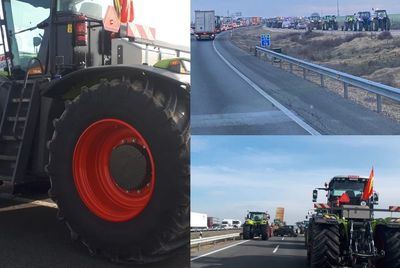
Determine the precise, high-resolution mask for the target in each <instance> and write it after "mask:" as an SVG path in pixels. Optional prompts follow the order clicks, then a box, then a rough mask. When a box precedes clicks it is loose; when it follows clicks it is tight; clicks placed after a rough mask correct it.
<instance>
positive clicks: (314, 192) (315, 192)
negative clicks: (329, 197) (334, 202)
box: [312, 190, 318, 202]
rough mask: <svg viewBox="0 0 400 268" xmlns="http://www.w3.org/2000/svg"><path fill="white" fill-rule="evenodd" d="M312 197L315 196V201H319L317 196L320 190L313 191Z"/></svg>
mask: <svg viewBox="0 0 400 268" xmlns="http://www.w3.org/2000/svg"><path fill="white" fill-rule="evenodd" d="M312 197H313V202H317V198H318V191H317V190H314V191H313V194H312Z"/></svg>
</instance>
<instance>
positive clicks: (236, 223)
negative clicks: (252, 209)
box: [232, 220, 242, 229]
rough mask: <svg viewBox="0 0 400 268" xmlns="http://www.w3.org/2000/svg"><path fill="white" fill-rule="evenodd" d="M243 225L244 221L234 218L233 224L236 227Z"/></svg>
mask: <svg viewBox="0 0 400 268" xmlns="http://www.w3.org/2000/svg"><path fill="white" fill-rule="evenodd" d="M241 225H242V222H241V221H240V220H233V221H232V226H233V228H234V229H238V228H240V226H241Z"/></svg>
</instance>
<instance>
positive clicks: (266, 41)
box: [261, 34, 271, 47]
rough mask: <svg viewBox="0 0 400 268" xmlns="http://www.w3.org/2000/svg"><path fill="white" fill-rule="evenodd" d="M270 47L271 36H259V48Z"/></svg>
mask: <svg viewBox="0 0 400 268" xmlns="http://www.w3.org/2000/svg"><path fill="white" fill-rule="evenodd" d="M270 46H271V35H270V34H262V35H261V47H270Z"/></svg>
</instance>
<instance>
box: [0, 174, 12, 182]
mask: <svg viewBox="0 0 400 268" xmlns="http://www.w3.org/2000/svg"><path fill="white" fill-rule="evenodd" d="M11 180H12V177H11V176H2V175H0V181H11Z"/></svg>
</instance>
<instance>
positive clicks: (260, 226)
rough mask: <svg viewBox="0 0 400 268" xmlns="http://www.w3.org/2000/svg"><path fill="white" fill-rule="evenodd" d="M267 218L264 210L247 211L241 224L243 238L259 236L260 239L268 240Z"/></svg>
mask: <svg viewBox="0 0 400 268" xmlns="http://www.w3.org/2000/svg"><path fill="white" fill-rule="evenodd" d="M269 218H270V217H269V215H268V214H267V213H266V212H249V213H248V214H247V216H246V219H245V222H244V224H243V239H253V238H254V237H257V236H259V237H260V238H261V239H262V240H268V238H269V236H270V227H269V224H268V220H269Z"/></svg>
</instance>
